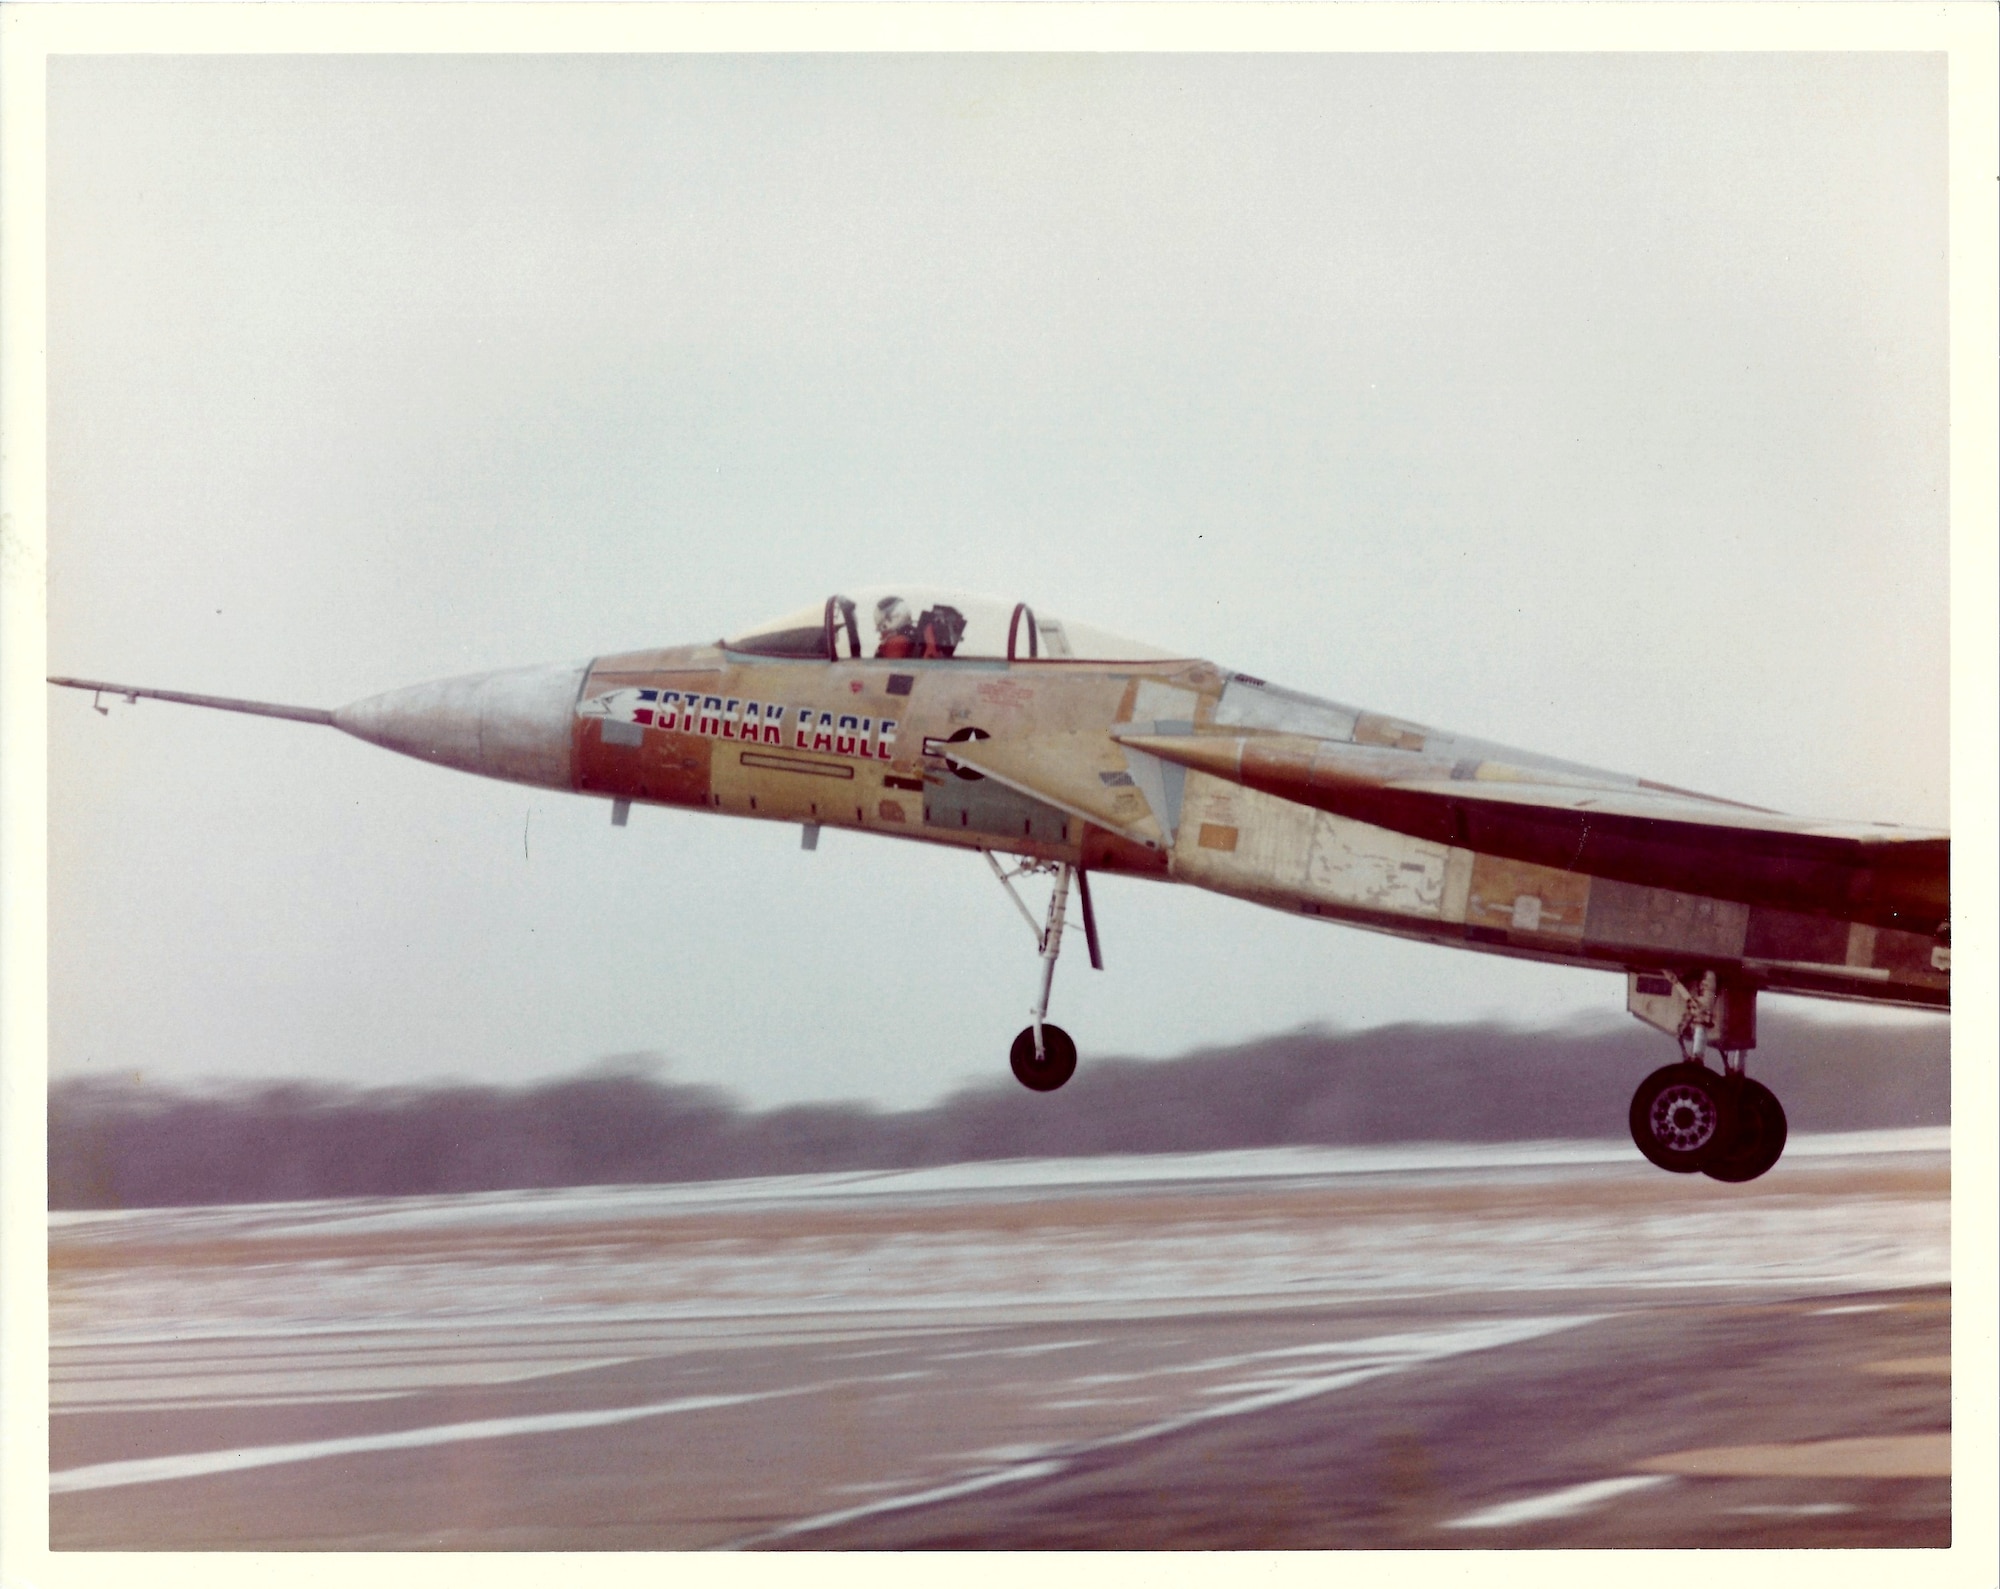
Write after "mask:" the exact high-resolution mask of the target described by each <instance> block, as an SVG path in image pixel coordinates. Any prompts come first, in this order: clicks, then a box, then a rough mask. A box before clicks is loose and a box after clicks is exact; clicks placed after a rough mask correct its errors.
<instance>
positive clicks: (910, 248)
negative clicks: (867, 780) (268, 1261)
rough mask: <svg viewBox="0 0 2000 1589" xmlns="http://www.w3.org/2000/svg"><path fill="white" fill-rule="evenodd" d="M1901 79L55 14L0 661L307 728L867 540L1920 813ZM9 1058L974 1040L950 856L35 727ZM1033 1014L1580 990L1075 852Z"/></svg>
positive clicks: (1707, 765) (387, 1070)
mask: <svg viewBox="0 0 2000 1589" xmlns="http://www.w3.org/2000/svg"><path fill="white" fill-rule="evenodd" d="M1944 90H1945V73H1944V62H1943V59H1942V57H1932V56H1922V55H1879V56H1858V55H1857V56H1833V55H1827V56H1750V55H1743V56H1730V55H1705V56H1698V55H1686V56H1511V57H1503V56H1493V57H1474V56H1432V57H1422V56H1345V57H1343V56H1325V57H1283V58H1279V57H1257V56H1240V57H1121V56H1108V57H1107V56H1090V57H1083V56H1075V57H1037V58H1028V57H1004V56H982V57H962V56H931V57H920V56H910V57H897V58H869V57H859V58H855V57H847V58H836V57H789V56H775V57H760V58H741V57H726V56H725V57H571V58H562V57H557V58H512V59H507V58H481V59H450V58H419V57H389V58H350V59H335V58H299V59H259V58H210V59H175V58H164V57H163V58H151V59H147V58H138V57H129V58H122V59H121V58H108V57H107V58H96V59H89V58H77V57H71V58H66V59H57V60H56V61H54V62H53V63H52V66H51V70H50V78H49V116H50V121H49V196H50V232H49V267H50V328H51V343H50V349H49V359H50V364H49V369H50V427H51V430H50V438H51V439H50V469H51V474H50V488H51V494H50V533H49V554H50V584H49V602H50V606H49V625H50V653H49V661H50V667H51V670H52V671H55V672H67V673H81V674H87V675H91V676H97V677H107V678H113V679H123V680H130V681H132V682H136V683H145V684H152V685H161V686H166V687H170V688H182V689H193V690H201V691H210V692H215V693H221V694H233V695H246V696H255V697H262V698H267V699H273V700H280V701H289V702H299V703H305V704H310V705H326V706H331V705H336V704H339V703H342V702H345V701H348V700H351V699H354V698H356V697H360V696H364V695H368V694H371V693H374V692H376V691H379V690H383V689H386V688H390V687H394V686H396V685H400V684H406V683H413V682H416V681H419V680H422V679H426V678H431V677H436V676H439V675H445V674H451V673H456V672H464V671H470V670H475V669H484V668H488V667H498V666H505V665H509V664H514V663H525V662H534V661H541V660H556V659H571V658H582V657H586V656H589V655H592V654H594V653H597V652H603V651H611V650H617V649H623V648H629V647H636V646H642V645H648V644H655V643H670V642H677V641H684V640H702V639H713V638H715V637H716V636H718V635H720V634H722V633H724V632H725V631H730V630H734V629H738V628H741V627H745V626H747V625H749V624H750V623H752V622H754V621H756V620H758V619H761V618H763V617H766V616H769V615H771V614H774V613H777V612H781V611H785V610H787V609H791V608H796V607H798V606H801V605H803V604H805V603H807V602H811V601H815V600H818V599H820V598H821V597H822V596H824V595H825V594H826V593H827V592H828V591H829V590H831V589H833V588H836V587H843V586H855V585H861V584H867V583H877V582H881V581H884V580H895V579H908V580H911V581H917V580H926V581H935V582H939V583H945V584H954V585H960V586H963V587H966V588H969V589H974V590H983V591H989V592H993V593H996V594H1000V595H1004V596H1009V597H1012V596H1015V595H1019V596H1022V597H1026V598H1028V599H1030V600H1032V601H1033V602H1034V603H1035V605H1036V606H1037V607H1038V608H1041V609H1045V610H1047V611H1052V612H1055V613H1058V614H1061V615H1064V616H1068V617H1073V618H1077V619H1082V620H1089V621H1092V622H1095V623H1099V624H1102V625H1104V626H1107V627H1110V628H1113V629H1117V630H1120V631H1123V632H1126V633H1130V634H1133V635H1136V636H1139V637H1142V638H1145V639H1149V640H1152V641H1154V642H1156V643H1159V644H1163V645H1169V646H1172V647H1174V648H1176V649H1184V650H1186V651H1187V652H1190V653H1193V654H1199V655H1205V656H1209V657H1211V658H1213V659H1215V660H1217V661H1219V662H1221V663H1223V664H1225V665H1228V666H1233V667H1237V668H1241V669H1244V670H1246V671H1249V672H1253V673H1256V674H1260V675H1263V676H1265V677H1268V678H1271V679H1273V680H1277V681H1280V682H1283V683H1287V684H1290V685H1292V686H1294V687H1297V688H1301V689H1306V690H1311V691H1315V692H1317V693H1321V694H1326V695H1331V696H1334V697H1337V698H1341V699H1345V700H1350V701H1354V702H1358V703H1361V704H1365V705H1368V706H1372V707H1376V708H1379V709H1382V710H1387V711H1392V712H1396V713H1399V714H1403V715H1405V716H1409V717H1413V718H1416V719H1418V720H1421V721H1428V722H1432V723H1436V724H1438V725H1440V726H1444V727H1450V728H1455V729H1459V730H1463V731H1467V732H1473V733H1478V734H1481V735H1484V736H1487V737H1491V738H1494V739H1499V740H1502V741H1512V742H1516V743H1521V744H1525V745H1529V746H1532V747H1534V748H1537V749H1541V750H1544V751H1548V752H1550V753H1553V754H1556V755H1561V756H1566V757H1571V758H1574V759H1577V760H1582V761H1588V762H1594V763H1597V764H1600V765H1607V766H1612V767H1617V768H1622V769H1624V770H1628V771H1632V772H1637V773H1642V774H1644V775H1647V776H1650V777H1654V778H1659V779H1663V780H1666V781H1669V782H1673V783H1678V784H1684V785H1689V786H1692V787H1696V788H1704V789H1710V790H1713V791H1715V792H1717V793H1722V794H1727V795H1730V796H1734V797H1736V798H1740V799H1745V800H1750V801H1754V802H1757V803H1760V804H1766V805H1771V806H1776V807H1780V808H1783V809H1788V810H1794V811H1800V812H1807V813H1813V814H1823V815H1830V816H1855V817H1867V818H1877V819H1883V820H1890V821H1902V822H1912V823H1919V824H1926V825H1936V826H1942V825H1944V824H1945V823H1946V822H1947V821H1948V817H1949V812H1948V810H1947V805H1946V790H1947V781H1946V780H1947V698H1948V673H1947V655H1946V640H1947V633H1946V597H1947V582H1946V581H1947V555H1946V554H1947V547H1946V509H1947V503H1946V491H1945V482H1946V455H1945V443H1946V385H1945V382H1946V374H1947V323H1946V300H1945V285H1946V272H1945V246H1946V228H1945V192H1944V177H1945V158H1944V157H1945V125H1944V111H1945V97H1944ZM50 731H51V738H50V758H51V819H50V822H51V833H50V844H51V852H50V860H51V895H52V897H51V934H52V939H51V956H52V965H51V998H52V1008H51V1020H52V1054H51V1061H52V1065H53V1066H54V1068H55V1070H56V1071H57V1073H58V1074H79V1073H82V1074H133V1073H138V1074H140V1075H143V1076H146V1077H148V1078H152V1079H161V1080H171V1079H174V1078H177V1077H185V1076H192V1075H230V1074H234V1075H272V1076H276V1075H311V1076H320V1077H343V1078H347V1079H350V1080H354V1081H359V1082H368V1083H374V1082H381V1081H388V1080H397V1079H405V1078H422V1077H434V1076H443V1075H459V1076H465V1077H472V1078H478V1079H484V1080H494V1081H503V1082H514V1081H519V1080H522V1079H526V1078H530V1077H534V1076H538V1075H546V1074H551V1073H556V1072H564V1071H570V1070H573V1069H574V1068H576V1067H577V1066H578V1065H579V1064H581V1063H584V1062H587V1061H589V1060H590V1059H592V1058H594V1057H596V1056H599V1055H603V1054H607V1053H615V1052H621V1051H640V1050H646V1051H657V1052H660V1053H664V1054H666V1055H669V1056H671V1057H672V1059H673V1060H674V1062H675V1065H674V1071H673V1074H675V1075H676V1076H678V1077H680V1078H682V1079H684V1080H690V1081H702V1082H716V1083H720V1084H723V1085H726V1086H729V1087H731V1088H733V1089H735V1090H736V1091H737V1092H739V1093H740V1094H741V1095H743V1096H744V1097H746V1098H748V1099H750V1100H752V1101H755V1102H758V1103H771V1102H778V1101H784V1100H791V1099H805V1098H821V1097H857V1098H869V1099H874V1100H878V1101H883V1102H889V1103H898V1104H908V1103H915V1102H920V1101H923V1100H926V1099H930V1098H933V1097H936V1096H938V1095H940V1094H942V1093H943V1092H945V1091H946V1090H948V1089H949V1088H950V1087H952V1086H954V1085H957V1084H959V1083H961V1082H963V1081H965V1080H967V1079H974V1078H981V1077H986V1076H991V1075H993V1074H996V1073H997V1072H998V1070H999V1067H1001V1066H1002V1065H1003V1064H1004V1057H1003V1056H1004V1053H1005V1049H1006V1044H1007V1041H1008V1039H1009V1038H1010V1037H1011V1035H1012V1034H1013V1032H1014V1031H1015V1030H1016V1029H1017V1028H1018V1027H1019V1026H1020V1024H1021V1022H1022V1019H1023V1016H1024V1014H1025V1009H1026V1005H1027V1002H1028V999H1029V997H1030V994H1031V991H1032V980H1033V960H1032V943H1031V940H1030V938H1029V935H1028V933H1027V931H1026V929H1025V928H1024V927H1023V926H1022V924H1021V922H1020V920H1019V918H1018V917H1017V916H1015V914H1014V913H1013V911H1012V909H1011V907H1010V906H1009V905H1008V904H1007V902H1006V900H1005V899H1004V898H1003V897H1002V896H1001V894H1000V892H999V890H998V889H997V888H996V887H995V886H994V884H993V882H992V880H991V878H990V877H989V876H988V875H987V873H986V870H985V868H984V867H983V865H981V864H980V863H979V862H978V861H977V860H976V859H974V858H971V857H965V856H955V855H952V854H949V853H945V852H941V851H929V850H925V849H921V848H918V847H916V846H904V845H897V844H894V843H891V842H887V841H875V840H869V839H865V838H860V837H853V836H849V835H844V834H831V833H830V834H828V835H827V836H826V837H825V838H824V839H823V840H822V843H821V847H820V849H819V851H818V852H817V853H816V854H813V855H805V854H801V853H800V852H799V849H798V835H797V830H796V829H793V828H786V827H774V826H767V825H760V824H753V823H746V822H728V821H722V820H719V819H715V818H709V817H703V816H700V815H694V814H679V813H668V812H663V811H647V810H641V811H635V812H634V814H633V819H632V823H631V826H630V827H629V828H628V829H625V830H613V829H612V828H611V827H610V825H609V823H608V820H607V815H606V807H605V806H604V805H603V804H602V803H600V802H595V801H588V800H583V799H580V798H576V797H563V796H557V795H550V794H542V793H537V792H534V791H529V790H524V789H518V788H514V787H511V786H507V785H501V784H491V783H482V782H480V781H477V780H474V779H471V778H467V777H465V776H463V775H459V774H454V773H447V772H443V771H440V770H437V769H434V768H431V767H428V766H425V765H421V764H418V763H414V762H409V761H404V760H401V759H398V758H396V757H393V756H390V755H388V754H386V753H384V752H381V751H379V750H375V749H372V748H370V747H367V746H365V745H361V744H358V743H356V742H353V741H349V740H346V739H344V738H342V737H341V736H339V735H336V734H333V733H330V732H328V731H326V730H323V729H315V728H308V727H303V726H298V725H294V724H289V723H282V722H269V721H260V720H255V719H248V718H236V717H226V716H219V715H214V714H207V713H200V712H194V711H190V710H186V709H182V708H177V707H173V706H168V705H162V704H157V703H149V704H146V705H142V706H140V707H138V708H136V709H128V708H124V707H119V708H117V709H115V710H114V711H113V713H112V715H111V716H110V717H109V718H108V719H100V718H98V717H96V716H94V715H93V714H92V713H91V711H90V703H89V701H88V699H87V698H85V697H79V696H74V695H69V694H67V693H61V692H58V698H56V699H54V700H52V701H51V725H50ZM1097 903H1098V911H1099V916H1100V919H1101V925H1102V927H1103V931H1104V935H1105V948H1106V956H1107V961H1108V964H1109V967H1110V969H1109V970H1108V971H1107V972H1105V973H1104V974H1102V975H1099V974H1096V973H1093V972H1091V971H1089V970H1088V969H1087V966H1086V964H1085V962H1084V959H1083V957H1082V954H1081V952H1080V951H1081V945H1078V946H1077V948H1078V950H1079V952H1078V953H1077V954H1076V955H1075V956H1073V957H1066V958H1065V961H1064V963H1063V966H1062V969H1061V971H1060V972H1059V974H1058V977H1057V981H1056V1005H1055V1011H1054V1014H1055V1018H1056V1019H1058V1020H1060V1021H1062V1022H1063V1024H1064V1025H1066V1026H1067V1027H1068V1028H1069V1029H1070V1030H1071V1031H1073V1032H1074V1033H1076V1034H1077V1036H1078V1038H1079V1041H1080V1043H1081V1045H1082V1048H1083V1051H1084V1054H1085V1056H1086V1063H1087V1062H1088V1058H1089V1056H1090V1055H1091V1054H1093V1053H1099V1054H1101V1053H1107V1052H1118V1053H1126V1054H1152V1055H1165V1054H1172V1053H1178V1052H1181V1051H1184V1050H1186V1049H1188V1048H1190V1047H1193V1046H1195V1045H1197V1044H1201V1043H1216V1042H1226V1041H1231V1040H1235V1039H1238V1038H1241V1037H1243V1036H1246V1035H1249V1034H1253V1033H1257V1032H1264V1031H1271V1030H1277V1029H1284V1028H1289V1027H1293V1026H1296V1025H1299V1024H1300V1023H1303V1022H1308V1021H1322V1020H1323V1021H1329V1022H1333V1023H1336V1024H1340V1025H1348V1026H1354V1025H1369V1024H1375V1023H1381V1022H1386V1021H1394V1020H1401V1019H1409V1018H1415V1017H1421V1018H1425V1019H1452V1018H1458V1017H1466V1018H1470V1017H1475V1016H1495V1017H1499V1018H1501V1019H1506V1020H1512V1021H1523V1022H1540V1021H1543V1020H1560V1019H1563V1018H1565V1017H1567V1016H1569V1015H1572V1014H1575V1013H1578V1012H1583V1011H1602V1012H1605V1013H1606V1014H1607V1015H1609V1014H1611V1013H1613V1012H1616V1011H1617V1010H1618V1008H1619V1007H1620V1003H1621V998H1622V989H1621V988H1620V986H1619V984H1618V982H1617V980H1616V979H1615V978H1612V977H1607V976H1604V975H1602V974H1596V973H1589V972H1582V971H1573V970H1558V969H1550V968H1539V967H1532V966H1526V965H1516V964H1513V963H1510V962H1506V961H1499V960H1493V959H1489V958H1486V957H1481V956H1474V955H1468V954H1462V953H1455V952H1452V951H1447V950H1441V949H1436V948H1427V947H1421V946H1415V945H1408V944H1402V943H1399V942H1397V941H1394V940H1390V939H1384V938H1376V937H1371V936H1369V935H1365V934H1361V933H1356V932H1351V931H1346V930H1342V929H1338V928H1333V927H1329V926H1326V925H1322V924H1315V923H1308V922H1304V921H1299V920H1294V919H1289V918H1287V917H1284V916H1282V915H1278V914H1275V913H1270V912H1261V911H1258V910H1256V909H1254V908H1252V907H1249V906H1245V905H1241V904H1236V903H1233V902H1230V901H1226V900H1222V899H1219V898H1215V897H1212V896H1204V895H1201V894H1198V893H1195V892H1194V891H1192V890H1180V889H1169V888H1164V887H1160V886H1157V885H1149V884H1141V883H1136V882H1123V881H1120V880H1105V881H1104V882H1103V883H1102V884H1101V886H1100V888H1099V890H1098V901H1097Z"/></svg>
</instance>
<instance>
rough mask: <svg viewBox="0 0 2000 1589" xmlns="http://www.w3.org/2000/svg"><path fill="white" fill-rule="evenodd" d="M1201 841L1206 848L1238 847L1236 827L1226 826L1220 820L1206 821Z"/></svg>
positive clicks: (1202, 829)
mask: <svg viewBox="0 0 2000 1589" xmlns="http://www.w3.org/2000/svg"><path fill="white" fill-rule="evenodd" d="M1200 842H1201V847H1202V848H1203V849H1204V850H1233V849H1235V848H1236V829H1235V828H1226V827H1224V826H1223V825H1222V824H1221V823H1219V822H1204V823H1203V824H1202V825H1201V840H1200Z"/></svg>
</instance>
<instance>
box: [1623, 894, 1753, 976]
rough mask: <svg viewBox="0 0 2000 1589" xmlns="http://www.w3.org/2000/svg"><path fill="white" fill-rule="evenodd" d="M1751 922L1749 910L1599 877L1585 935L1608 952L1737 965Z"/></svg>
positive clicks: (1725, 902) (1746, 907)
mask: <svg viewBox="0 0 2000 1589" xmlns="http://www.w3.org/2000/svg"><path fill="white" fill-rule="evenodd" d="M1749 919H1750V907H1749V906H1747V905H1738V904H1735V903H1732V902H1731V901H1729V900H1722V899H1708V898H1705V897H1703V896H1702V895H1699V894H1683V893H1678V892H1676V891H1675V890H1673V889H1670V888H1645V887H1642V886H1641V885H1639V884H1637V883H1619V882H1614V881H1612V880H1611V879H1609V878H1603V877H1600V878H1597V879H1595V880H1594V881H1593V882H1592V884H1591V886H1590V907H1589V911H1588V913H1587V915H1586V919H1585V922H1584V932H1583V935H1584V938H1585V940H1586V941H1587V942H1589V943H1591V944H1593V945H1601V946H1604V947H1607V948H1619V949H1646V950H1658V951H1660V952H1661V953H1663V954H1667V955H1672V954H1687V955H1694V956H1697V957H1702V958H1715V957H1720V958H1725V959H1731V960H1734V959H1736V958H1737V957H1738V956H1740V955H1741V954H1742V953H1743V937H1744V931H1745V928H1746V926H1747V924H1748V922H1749Z"/></svg>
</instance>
